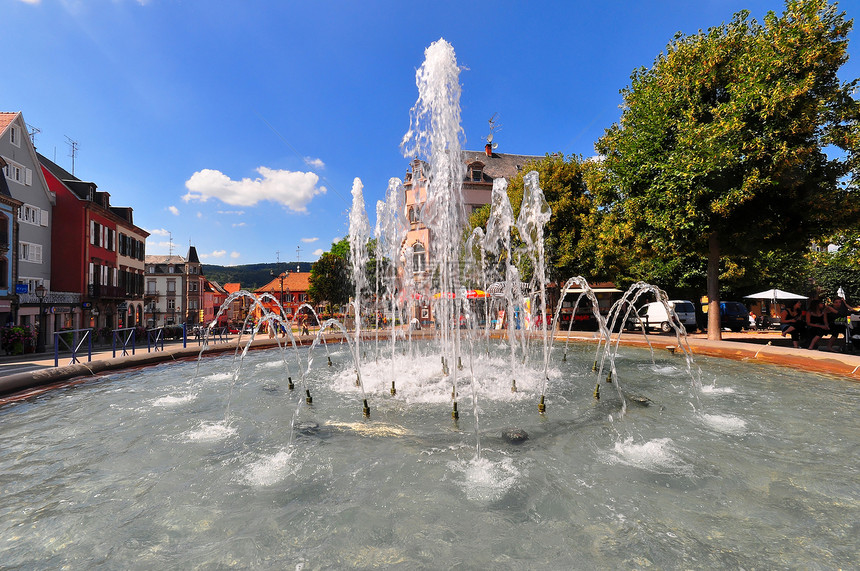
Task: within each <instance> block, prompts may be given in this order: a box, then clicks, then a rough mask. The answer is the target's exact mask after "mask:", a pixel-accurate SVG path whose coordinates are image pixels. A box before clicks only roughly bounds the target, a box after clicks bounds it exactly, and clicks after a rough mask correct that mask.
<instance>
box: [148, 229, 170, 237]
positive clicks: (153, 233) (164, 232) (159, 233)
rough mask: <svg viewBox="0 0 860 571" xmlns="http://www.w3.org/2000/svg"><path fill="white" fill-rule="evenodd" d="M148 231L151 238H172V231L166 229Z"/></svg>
mask: <svg viewBox="0 0 860 571" xmlns="http://www.w3.org/2000/svg"><path fill="white" fill-rule="evenodd" d="M144 230H146V228H144ZM146 231H147V232H149V235H150V236H170V230H167V229H165V228H154V229H152V230H146Z"/></svg>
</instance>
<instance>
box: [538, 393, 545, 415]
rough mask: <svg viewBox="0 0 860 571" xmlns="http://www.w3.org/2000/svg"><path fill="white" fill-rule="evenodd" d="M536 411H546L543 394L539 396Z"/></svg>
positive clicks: (542, 412)
mask: <svg viewBox="0 0 860 571" xmlns="http://www.w3.org/2000/svg"><path fill="white" fill-rule="evenodd" d="M538 412H539V413H541V414H544V413H545V412H546V404H544V396H543V395H541V396H540V404H538Z"/></svg>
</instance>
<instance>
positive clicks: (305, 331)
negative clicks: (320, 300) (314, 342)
mask: <svg viewBox="0 0 860 571" xmlns="http://www.w3.org/2000/svg"><path fill="white" fill-rule="evenodd" d="M302 335H310V333H309V332H308V320H307V319H302Z"/></svg>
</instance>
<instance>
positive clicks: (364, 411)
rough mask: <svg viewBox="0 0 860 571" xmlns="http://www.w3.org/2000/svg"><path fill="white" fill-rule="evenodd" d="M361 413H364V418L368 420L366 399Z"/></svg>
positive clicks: (368, 411)
mask: <svg viewBox="0 0 860 571" xmlns="http://www.w3.org/2000/svg"><path fill="white" fill-rule="evenodd" d="M362 413H364V418H370V407H369V406H367V399H364V408H363V409H362Z"/></svg>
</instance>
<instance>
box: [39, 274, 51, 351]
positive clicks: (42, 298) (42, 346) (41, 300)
mask: <svg viewBox="0 0 860 571" xmlns="http://www.w3.org/2000/svg"><path fill="white" fill-rule="evenodd" d="M47 293H48V290H47V289H45V286H44V285H42V284H39V285H38V286H36V297H38V298H39V336H38V337H37V338H36V353H44V352H45V333H46V331H45V330H46V329H47V327H46V323H45V321H46V320H45V295H46V294H47Z"/></svg>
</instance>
